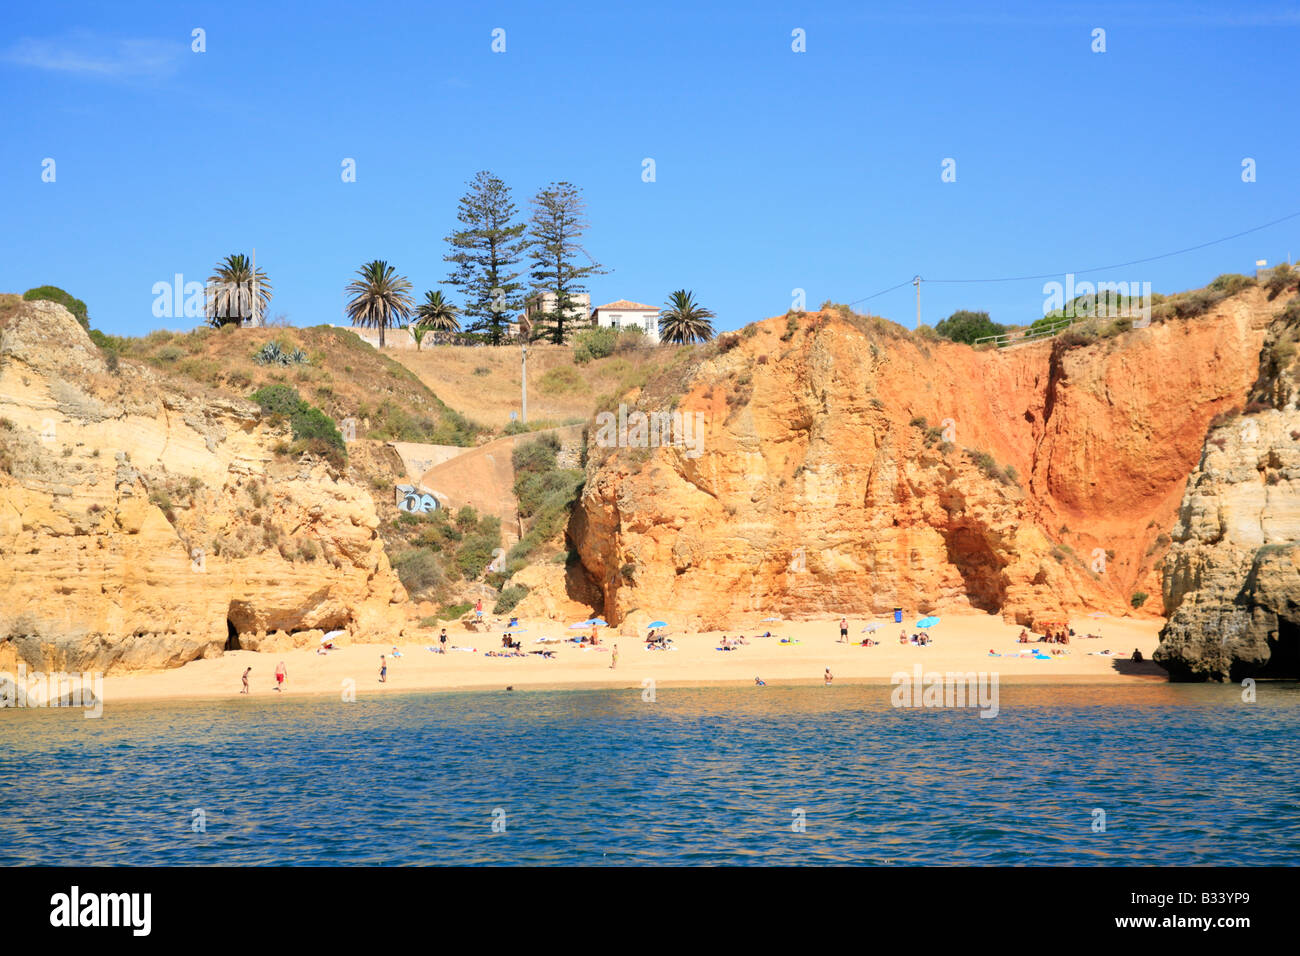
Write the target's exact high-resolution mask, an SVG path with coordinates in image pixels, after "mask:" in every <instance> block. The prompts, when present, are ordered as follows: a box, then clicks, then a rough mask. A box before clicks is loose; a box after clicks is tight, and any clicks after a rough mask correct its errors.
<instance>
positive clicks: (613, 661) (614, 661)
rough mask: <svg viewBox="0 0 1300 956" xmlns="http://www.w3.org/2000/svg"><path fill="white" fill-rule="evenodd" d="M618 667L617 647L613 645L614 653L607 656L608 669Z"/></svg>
mask: <svg viewBox="0 0 1300 956" xmlns="http://www.w3.org/2000/svg"><path fill="white" fill-rule="evenodd" d="M617 666H618V645H617V644H615V645H614V651H613V653H612V654H610V655H609V669H610V670H613V669H614V668H615V667H617Z"/></svg>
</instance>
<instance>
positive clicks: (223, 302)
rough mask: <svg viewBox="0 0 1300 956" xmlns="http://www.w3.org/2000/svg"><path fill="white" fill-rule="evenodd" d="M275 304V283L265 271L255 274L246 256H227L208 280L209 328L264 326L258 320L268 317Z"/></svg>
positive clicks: (205, 306)
mask: <svg viewBox="0 0 1300 956" xmlns="http://www.w3.org/2000/svg"><path fill="white" fill-rule="evenodd" d="M270 302H271V283H270V282H268V281H267V279H266V273H265V272H263V271H262V270H261V269H258V270H256V272H254V270H253V262H252V260H251V259H249V258H248V256H246V255H244V254H243V253H236V254H235V255H230V256H226V258H225V259H223V260H222V261H221V262H218V263H217V265H216V267H215V269H214V270H213V273H212V275H210V276H208V288H207V294H206V295H205V296H204V303H203V305H204V311H205V312H206V313H207V317H208V324H209V325H213V326H216V327H218V328H220V327H221V326H223V325H243V324H244V322H245V320H247V321H248V322H249V323H250V324H253V325H257V324H260V323H259V321H258V316H260V315H264V314H265V313H266V307H267V305H269V304H270Z"/></svg>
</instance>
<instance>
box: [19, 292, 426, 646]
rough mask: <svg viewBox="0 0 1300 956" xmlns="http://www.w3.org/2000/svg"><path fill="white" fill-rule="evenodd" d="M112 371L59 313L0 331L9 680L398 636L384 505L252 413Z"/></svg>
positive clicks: (399, 597)
mask: <svg viewBox="0 0 1300 956" xmlns="http://www.w3.org/2000/svg"><path fill="white" fill-rule="evenodd" d="M194 391H195V387H194V386H188V387H181V386H178V385H177V384H175V383H173V382H172V381H171V380H170V379H168V378H166V377H165V376H163V375H161V374H159V373H157V372H154V371H153V370H151V369H148V368H137V367H135V366H133V365H130V364H128V363H125V362H124V363H122V365H121V368H120V369H119V370H117V371H116V372H113V371H110V370H109V369H108V367H107V365H106V364H105V360H104V358H103V356H102V355H101V354H100V352H99V350H98V349H97V348H96V347H95V346H94V345H93V343H91V342H90V340H89V338H88V337H87V336H86V333H85V332H84V331H83V330H82V329H81V327H80V326H79V325H78V324H77V322H76V320H75V319H73V318H72V316H71V315H70V314H69V313H68V312H67V311H65V310H64V309H63V308H62V307H61V306H57V305H54V304H52V303H48V302H30V303H24V304H23V305H22V306H21V307H20V308H19V309H18V311H17V312H16V313H15V314H13V315H11V316H9V317H8V318H7V319H6V320H5V321H4V323H3V326H2V327H0V594H3V595H4V602H3V605H2V606H0V667H3V666H11V665H12V664H13V663H15V662H16V661H17V660H23V661H26V662H27V663H28V664H29V665H30V666H32V667H39V668H44V669H47V670H53V669H66V670H74V669H75V670H109V669H115V670H123V669H132V668H152V667H169V666H177V665H180V664H182V663H185V662H186V661H189V660H193V659H195V658H198V657H203V656H211V655H214V654H219V653H221V651H222V650H223V649H224V648H225V647H227V646H228V644H229V645H230V646H235V642H236V641H239V639H240V635H243V639H244V641H246V642H247V645H248V646H257V645H258V644H260V643H266V642H267V640H268V637H267V636H268V635H269V634H275V632H281V633H282V634H283V635H290V634H293V633H294V632H305V631H313V630H314V631H315V632H316V633H319V632H320V630H322V629H329V628H335V627H347V628H349V629H350V630H351V631H352V632H353V633H354V635H364V634H366V633H367V632H376V634H378V633H382V631H383V629H384V628H385V627H386V626H387V622H388V621H389V620H390V619H391V618H392V613H391V606H392V605H393V604H395V603H397V602H401V601H404V600H405V597H406V595H405V592H404V591H403V589H402V587H401V584H400V583H399V582H398V580H397V578H396V576H395V575H394V573H393V571H392V569H391V568H390V566H389V564H388V559H387V557H386V555H385V553H384V550H383V546H382V543H381V541H380V539H379V537H378V535H377V534H376V528H377V525H378V519H377V518H376V515H375V511H374V506H373V502H372V501H371V499H370V498H369V496H368V495H367V494H366V493H365V492H364V491H363V490H362V489H360V488H358V487H357V486H355V485H353V484H351V483H349V482H348V481H347V480H345V479H344V478H343V477H341V476H339V475H337V474H335V473H334V472H333V471H332V469H331V468H330V467H329V466H328V465H326V464H324V463H319V462H311V461H306V460H304V461H299V462H293V461H285V460H284V459H280V460H277V459H276V457H275V455H274V454H273V452H272V449H273V448H274V447H275V445H276V444H277V443H280V442H283V441H285V440H286V439H287V438H288V436H287V434H286V433H285V432H284V430H283V429H281V428H280V427H278V426H272V425H271V424H269V423H267V422H264V421H262V420H261V418H260V413H259V410H258V409H257V407H256V406H255V405H252V404H251V403H248V402H244V401H239V400H231V399H225V398H220V397H216V396H203V395H199V394H195V393H194Z"/></svg>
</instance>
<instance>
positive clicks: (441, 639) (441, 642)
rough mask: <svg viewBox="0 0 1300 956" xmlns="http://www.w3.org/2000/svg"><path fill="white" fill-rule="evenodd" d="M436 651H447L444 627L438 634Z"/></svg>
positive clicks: (444, 652)
mask: <svg viewBox="0 0 1300 956" xmlns="http://www.w3.org/2000/svg"><path fill="white" fill-rule="evenodd" d="M438 653H439V654H446V653H447V629H446V628H445V627H444V628H443V629H442V633H441V634H439V635H438Z"/></svg>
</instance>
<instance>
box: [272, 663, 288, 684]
mask: <svg viewBox="0 0 1300 956" xmlns="http://www.w3.org/2000/svg"><path fill="white" fill-rule="evenodd" d="M288 676H289V672H288V671H287V670H285V669H284V661H280V663H279V664H277V665H276V668H275V689H276V690H284V679H285V678H286V677H288Z"/></svg>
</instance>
